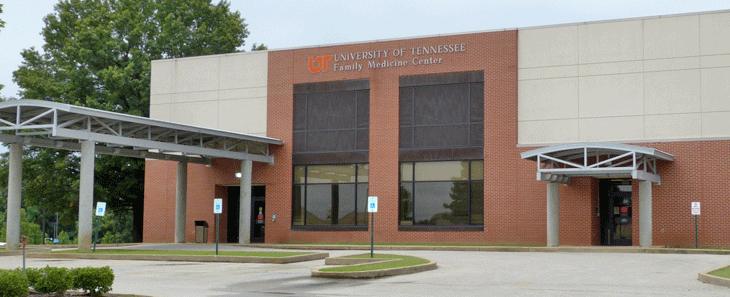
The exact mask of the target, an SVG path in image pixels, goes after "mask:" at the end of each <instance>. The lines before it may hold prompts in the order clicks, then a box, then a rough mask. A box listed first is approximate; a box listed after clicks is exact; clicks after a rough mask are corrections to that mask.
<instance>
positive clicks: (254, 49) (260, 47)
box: [251, 43, 269, 51]
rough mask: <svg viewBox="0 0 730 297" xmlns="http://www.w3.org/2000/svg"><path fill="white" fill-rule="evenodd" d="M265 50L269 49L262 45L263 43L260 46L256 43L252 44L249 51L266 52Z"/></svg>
mask: <svg viewBox="0 0 730 297" xmlns="http://www.w3.org/2000/svg"><path fill="white" fill-rule="evenodd" d="M267 49H269V47H268V46H266V45H265V44H263V43H262V44H256V43H254V44H253V45H252V46H251V51H265V50H267Z"/></svg>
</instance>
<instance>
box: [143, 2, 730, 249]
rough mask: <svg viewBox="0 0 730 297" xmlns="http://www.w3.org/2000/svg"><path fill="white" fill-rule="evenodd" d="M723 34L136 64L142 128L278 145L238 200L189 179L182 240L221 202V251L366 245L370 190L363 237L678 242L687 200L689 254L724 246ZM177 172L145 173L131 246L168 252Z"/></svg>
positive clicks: (705, 17) (427, 41)
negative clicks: (206, 131) (135, 241)
mask: <svg viewBox="0 0 730 297" xmlns="http://www.w3.org/2000/svg"><path fill="white" fill-rule="evenodd" d="M728 23H730V12H729V11H719V12H706V13H695V14H685V15H672V16H662V17H647V18H637V19H626V20H612V21H602V22H591V23H579V24H566V25H555V26H546V27H537V28H522V29H516V30H498V31H488V32H480V33H468V34H453V35H440V36H432V37H418V38H408V39H397V40H388V41H377V42H362V43H351V44H342V45H322V46H317V47H305V48H295V49H284V50H269V51H261V52H248V53H235V54H226V55H215V56H204V57H194V58H186V59H175V60H160V61H154V62H153V64H152V96H151V108H150V110H151V117H152V118H155V119H159V120H165V121H171V122H180V123H184V124H189V125H195V126H203V127H208V128H214V129H220V130H228V131H234V132H240V133H249V134H253V135H258V136H267V137H270V138H275V139H280V140H283V141H284V144H283V145H281V146H272V147H270V150H271V153H272V154H273V155H274V158H275V161H274V163H273V164H266V163H253V164H252V169H251V177H250V183H251V185H252V188H251V190H250V192H248V194H246V195H250V199H248V198H247V199H243V200H242V199H241V197H242V196H241V193H244V192H246V190H242V189H241V188H240V187H241V184H242V183H241V181H240V179H239V177H237V173H240V172H241V168H242V166H240V165H239V161H234V160H227V159H213V160H211V164H210V165H208V166H206V165H197V164H195V165H194V164H190V165H188V166H189V169H188V171H187V182H188V183H187V207H186V214H187V215H186V216H185V217H186V219H185V241H187V242H192V241H195V240H196V239H198V240H199V237H198V238H196V230H197V232H200V231H201V230H203V229H201V228H196V225H200V224H203V222H205V223H207V224H208V225H209V226H211V227H212V224H213V222H214V221H215V218H214V215H213V212H212V205H213V199H214V198H223V201H224V202H223V205H224V211H223V213H222V214H221V231H220V232H221V233H220V236H221V238H222V241H223V242H226V241H227V242H249V241H252V242H267V243H282V242H367V241H369V236H370V233H369V222H370V221H369V220H370V217H369V215H368V213H367V211H366V206H367V197H368V196H377V197H378V212H377V213H376V215H375V220H374V223H375V238H376V240H377V241H378V242H386V243H424V242H427V243H471V244H534V245H544V244H548V245H559V244H560V245H641V246H650V245H659V246H683V247H686V246H692V245H694V217H693V216H692V214H691V212H690V211H691V208H690V206H691V202H700V203H701V215H700V216H699V222H700V223H699V224H700V233H699V244H700V245H701V246H705V247H718V246H724V247H727V246H730V234H728V233H727V232H726V230H727V229H728V227H730V223H728V220H726V219H725V217H726V216H727V215H728V214H730V203H728V201H727V197H728V196H727V195H728V194H727V193H728V192H730V191H728V190H730V186H728V183H727V181H726V180H727V177H728V176H729V172H728V168H730V158H728V155H730V88H729V87H728V86H730V38H728V36H730V27H728V26H727V24H728ZM535 161H537V162H535ZM176 167H177V164H176V163H174V162H170V161H161V160H150V161H147V165H146V168H147V170H146V181H145V216H144V217H145V218H144V241H145V242H171V241H173V239H174V235H175V234H174V232H173V231H172V229H174V225H175V208H176V202H175V201H176V200H175V197H176V181H175V172H176ZM244 175H245V174H244ZM536 176H537V178H536ZM244 185H246V184H244ZM558 185H564V186H558ZM244 187H247V186H244ZM241 201H244V204H245V205H244V207H241ZM249 203H250V207H249V206H248V204H249ZM239 210H240V211H239ZM244 210H245V211H244ZM247 211H250V215H251V217H250V220H249V219H245V220H244V219H241V218H248V215H249V214H248V213H246V212H247ZM242 228H246V229H250V232H244V233H242V232H240V231H241V230H242ZM207 232H208V233H207V235H208V236H207V241H213V240H214V238H215V237H214V233H213V232H214V231H213V228H210V229H208V230H207ZM241 234H246V235H247V236H250V237H248V238H241V236H242V235H241Z"/></svg>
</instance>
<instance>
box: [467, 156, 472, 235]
mask: <svg viewBox="0 0 730 297" xmlns="http://www.w3.org/2000/svg"><path fill="white" fill-rule="evenodd" d="M471 163H472V161H469V166H468V167H469V186H468V189H469V190H468V191H467V195H469V196H468V197H469V207H467V210H466V211H468V212H469V215H467V216H466V218H467V220H469V221H468V223H467V225H471V224H472V221H471V199H472V196H471V190H472V188H471V182H472V180H471Z"/></svg>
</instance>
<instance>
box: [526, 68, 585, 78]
mask: <svg viewBox="0 0 730 297" xmlns="http://www.w3.org/2000/svg"><path fill="white" fill-rule="evenodd" d="M575 76H578V65H570V66H553V67H541V68H525V69H517V80H530V79H548V78H562V77H575Z"/></svg>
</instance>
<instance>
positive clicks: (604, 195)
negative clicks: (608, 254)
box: [599, 179, 631, 246]
mask: <svg viewBox="0 0 730 297" xmlns="http://www.w3.org/2000/svg"><path fill="white" fill-rule="evenodd" d="M599 191H600V196H599V199H600V200H599V203H600V205H599V209H600V219H601V245H613V246H621V245H629V246H630V245H631V180H628V179H627V180H611V179H605V180H603V179H602V180H601V181H600V183H599Z"/></svg>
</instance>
